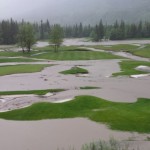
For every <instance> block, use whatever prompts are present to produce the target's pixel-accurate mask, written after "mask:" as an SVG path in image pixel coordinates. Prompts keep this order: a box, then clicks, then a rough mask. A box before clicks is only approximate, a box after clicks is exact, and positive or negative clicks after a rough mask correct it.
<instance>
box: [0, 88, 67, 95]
mask: <svg viewBox="0 0 150 150" xmlns="http://www.w3.org/2000/svg"><path fill="white" fill-rule="evenodd" d="M62 91H64V89H46V90H31V91H3V92H0V96H4V95H23V94H35V95H45V94H47V93H49V92H50V93H57V92H62Z"/></svg>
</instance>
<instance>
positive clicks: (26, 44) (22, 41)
mask: <svg viewBox="0 0 150 150" xmlns="http://www.w3.org/2000/svg"><path fill="white" fill-rule="evenodd" d="M35 41H36V40H35V37H34V30H33V27H32V25H31V24H29V23H28V24H26V23H25V24H23V25H21V26H20V29H19V34H18V44H19V46H20V47H21V48H22V51H23V52H25V49H26V50H27V51H28V52H30V51H31V47H32V45H33V44H35Z"/></svg>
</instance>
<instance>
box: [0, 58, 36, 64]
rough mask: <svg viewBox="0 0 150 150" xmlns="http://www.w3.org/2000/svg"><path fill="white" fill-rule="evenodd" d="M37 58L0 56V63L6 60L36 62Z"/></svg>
mask: <svg viewBox="0 0 150 150" xmlns="http://www.w3.org/2000/svg"><path fill="white" fill-rule="evenodd" d="M37 61H38V60H34V59H30V58H0V63H7V62H37Z"/></svg>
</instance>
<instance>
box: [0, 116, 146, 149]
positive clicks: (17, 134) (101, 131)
mask: <svg viewBox="0 0 150 150" xmlns="http://www.w3.org/2000/svg"><path fill="white" fill-rule="evenodd" d="M0 133H1V137H0V149H1V150H10V149H12V150H57V148H59V149H63V148H64V150H69V149H70V148H72V147H74V148H76V150H80V148H81V147H82V145H83V144H85V143H90V142H94V141H98V140H99V139H101V140H109V138H110V137H114V138H116V139H118V140H128V139H131V138H132V139H135V140H137V141H136V142H134V143H132V145H134V146H135V145H136V146H141V147H142V148H143V149H142V150H148V149H144V148H147V146H145V147H143V143H142V144H141V143H140V145H139V144H138V142H141V140H144V139H145V138H146V135H139V134H137V133H129V132H119V131H111V130H110V129H108V128H107V127H106V126H104V125H101V124H98V123H95V122H92V121H90V120H87V119H83V118H76V119H64V120H63V119H58V120H43V121H31V122H29V121H23V122H20V121H5V120H0ZM144 143H146V144H144V145H147V142H144Z"/></svg>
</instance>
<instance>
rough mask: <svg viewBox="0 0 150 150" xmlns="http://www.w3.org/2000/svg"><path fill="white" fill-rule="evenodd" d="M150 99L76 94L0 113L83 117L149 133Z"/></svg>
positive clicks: (22, 117) (16, 116)
mask: <svg viewBox="0 0 150 150" xmlns="http://www.w3.org/2000/svg"><path fill="white" fill-rule="evenodd" d="M149 108H150V99H144V98H141V99H138V101H137V102H135V103H118V102H111V101H106V100H104V99H100V98H96V97H92V96H78V97H76V98H75V99H74V100H72V101H69V102H65V103H59V104H56V103H47V102H44V103H36V104H33V105H32V106H30V107H27V108H23V109H20V110H13V111H10V112H4V113H0V118H3V119H8V120H41V119H57V118H75V117H85V118H89V119H90V120H93V121H96V122H101V123H104V124H106V125H108V127H110V128H111V129H115V130H122V131H135V132H139V133H150V118H149V116H150V109H149Z"/></svg>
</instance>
